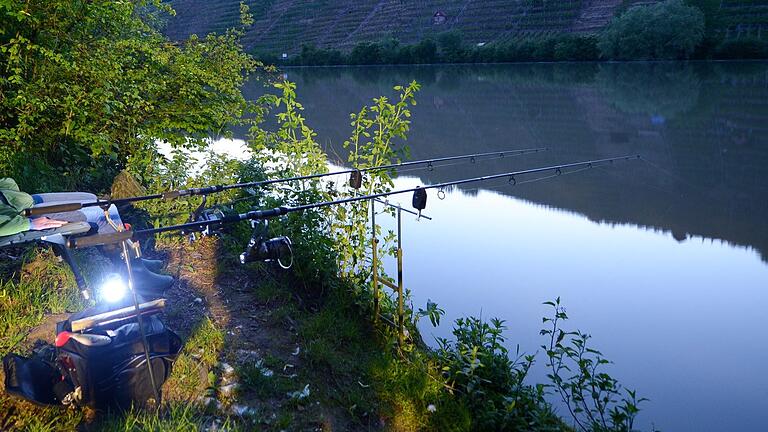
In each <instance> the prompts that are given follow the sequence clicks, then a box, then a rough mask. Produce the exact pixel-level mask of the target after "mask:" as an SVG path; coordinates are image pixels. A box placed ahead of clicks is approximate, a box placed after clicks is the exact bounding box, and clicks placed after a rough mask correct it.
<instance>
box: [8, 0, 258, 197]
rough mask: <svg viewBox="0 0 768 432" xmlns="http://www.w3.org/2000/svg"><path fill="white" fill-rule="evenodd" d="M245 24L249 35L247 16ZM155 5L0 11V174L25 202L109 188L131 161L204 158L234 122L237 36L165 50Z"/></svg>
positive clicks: (64, 0) (60, 1)
mask: <svg viewBox="0 0 768 432" xmlns="http://www.w3.org/2000/svg"><path fill="white" fill-rule="evenodd" d="M241 12H242V15H243V24H244V25H248V24H250V15H249V14H248V10H247V7H245V6H243V7H242V8H241ZM169 13H172V10H170V9H169V8H168V7H167V6H165V5H163V4H162V3H161V2H160V1H159V0H156V1H140V0H137V1H122V2H115V1H107V0H94V1H71V0H46V1H21V0H8V1H3V2H0V29H2V30H0V53H1V54H2V55H0V70H1V71H2V72H0V143H1V147H2V152H0V172H3V174H4V175H12V176H15V177H16V178H17V179H18V180H19V181H20V183H21V185H22V187H24V188H26V189H27V190H32V191H34V190H39V189H48V190H57V189H61V188H72V187H78V186H84V185H98V184H100V185H102V186H103V185H105V184H106V183H107V182H108V181H110V180H111V178H112V174H114V172H116V170H118V169H120V168H121V167H122V166H123V165H124V164H125V162H126V160H127V158H128V157H129V156H130V155H131V154H132V153H134V152H136V151H139V150H142V149H146V148H148V147H152V146H154V145H155V143H156V142H157V141H166V142H168V143H170V144H171V145H172V146H174V147H196V148H202V147H205V145H206V143H207V139H208V137H209V136H211V135H217V134H220V133H225V132H226V130H227V129H228V126H230V125H232V124H234V123H238V122H241V120H240V119H241V117H242V115H243V114H244V113H245V112H246V110H247V106H248V103H247V101H246V100H245V98H244V97H243V95H242V93H241V91H240V88H241V85H242V83H243V82H244V80H245V79H247V76H248V74H249V73H250V72H252V71H254V70H255V69H256V68H257V63H256V62H254V61H253V60H252V59H251V58H250V57H249V56H248V55H246V54H244V53H243V51H242V49H241V47H240V45H239V38H240V36H241V35H242V29H241V30H230V31H227V32H226V33H224V34H221V35H210V36H207V37H205V38H197V37H194V36H193V37H192V38H190V39H189V40H187V41H183V42H180V43H172V42H169V41H168V40H167V39H166V38H165V37H164V36H163V35H162V34H161V33H160V32H159V31H158V30H157V27H158V25H157V24H158V20H157V16H158V15H160V14H169Z"/></svg>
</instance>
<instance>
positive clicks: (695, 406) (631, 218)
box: [250, 63, 768, 431]
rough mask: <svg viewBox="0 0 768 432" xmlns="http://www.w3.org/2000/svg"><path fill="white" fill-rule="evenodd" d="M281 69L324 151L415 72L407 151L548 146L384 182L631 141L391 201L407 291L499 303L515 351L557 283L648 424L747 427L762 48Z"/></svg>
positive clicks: (758, 247)
mask: <svg viewBox="0 0 768 432" xmlns="http://www.w3.org/2000/svg"><path fill="white" fill-rule="evenodd" d="M288 75H289V79H291V80H294V81H297V83H298V95H299V98H300V100H301V101H302V102H303V103H304V105H305V107H306V117H307V119H308V122H309V124H311V125H312V126H313V127H314V128H315V129H316V130H317V132H318V137H319V139H320V140H321V141H322V142H323V143H324V144H325V145H326V146H327V149H328V152H329V153H330V154H334V155H339V156H338V158H339V159H341V160H343V159H344V156H343V155H344V153H345V152H344V149H343V148H342V147H341V145H340V143H341V142H343V141H344V139H346V138H347V136H348V134H349V132H350V128H349V127H348V122H349V117H348V114H349V113H350V112H353V111H357V110H359V108H360V107H361V106H362V105H364V104H366V103H369V102H370V99H371V98H372V97H374V96H378V95H382V94H389V95H391V94H392V90H391V87H392V86H393V85H395V84H402V83H405V82H409V81H411V80H414V79H415V80H417V81H419V82H421V83H422V84H423V89H422V91H421V93H420V94H419V95H418V101H419V105H417V106H416V107H414V109H413V114H414V115H413V120H414V123H413V125H412V130H411V134H410V138H409V141H408V144H409V145H410V147H411V153H412V158H413V159H425V158H431V157H439V156H445V155H454V154H463V153H469V152H484V151H493V150H499V149H510V148H528V147H548V148H549V149H550V151H548V152H546V153H541V154H537V155H530V156H522V157H515V158H505V159H500V160H493V161H486V162H478V163H476V164H463V165H455V166H451V167H444V168H436V169H435V170H434V171H425V170H422V171H412V172H409V173H408V175H409V176H418V177H407V176H406V177H402V178H400V179H398V181H397V184H398V186H403V187H405V186H415V185H418V184H421V183H424V182H430V183H435V182H441V181H447V180H451V179H458V178H464V177H470V176H476V175H483V174H487V173H497V172H505V171H510V170H512V169H518V168H524V167H532V166H543V165H549V164H553V163H565V162H570V161H575V160H586V159H593V158H604V157H612V156H618V155H624V154H635V153H638V154H641V155H642V156H643V158H644V160H643V161H642V162H633V163H622V164H617V165H615V166H612V167H604V168H600V169H594V170H591V171H586V172H583V173H579V174H575V175H571V176H566V177H564V178H559V179H553V180H550V181H542V182H538V183H533V184H526V185H522V186H519V187H518V186H515V187H510V186H509V184H508V183H507V182H506V181H501V182H499V183H490V184H483V185H481V188H482V189H479V190H478V189H477V188H476V185H469V186H467V187H466V188H462V189H459V190H456V191H454V192H452V193H449V195H448V197H447V198H446V199H445V200H443V201H441V200H438V199H436V197H435V195H434V194H433V195H431V196H430V201H429V205H428V208H427V212H428V213H429V214H430V215H432V216H435V220H434V221H432V222H425V221H422V222H418V223H416V222H415V221H414V220H413V219H412V218H405V220H404V232H405V239H404V241H405V243H404V245H405V246H404V247H405V266H406V268H405V271H406V277H405V278H406V279H405V280H406V284H407V286H409V287H414V292H413V296H414V302H415V304H416V305H417V306H418V305H423V304H424V303H425V302H426V299H427V298H431V299H433V300H436V301H437V302H438V303H439V304H440V305H441V306H442V307H443V308H445V309H446V311H447V312H448V316H447V317H446V319H445V321H446V322H449V323H450V322H451V320H452V319H453V318H456V317H458V316H462V315H467V314H475V315H477V314H480V313H482V315H483V316H485V317H490V316H498V317H501V318H503V319H506V320H507V321H508V324H509V327H510V329H511V330H510V332H509V336H510V339H511V340H512V341H513V342H514V343H520V345H521V347H522V348H523V349H525V350H528V351H532V350H535V349H536V347H538V346H539V344H540V343H541V340H540V339H539V336H538V330H539V323H540V322H541V321H540V317H541V316H542V314H543V313H546V308H545V307H540V306H539V305H540V304H541V302H542V301H544V300H547V299H551V298H554V297H555V296H562V297H563V299H564V301H565V303H566V304H567V305H568V307H569V315H571V316H572V317H574V325H575V326H578V327H580V328H583V329H586V330H589V331H590V332H591V333H593V334H594V336H595V342H596V344H597V345H599V346H600V347H602V348H603V351H604V352H605V353H606V354H607V355H608V357H610V358H612V359H613V360H615V361H616V366H615V368H614V370H613V371H612V372H614V373H615V374H616V376H618V377H619V378H620V379H622V380H624V381H626V382H627V383H629V384H630V385H632V386H634V387H637V388H638V389H639V390H640V392H641V393H642V394H643V395H646V396H649V397H650V398H651V399H652V400H653V401H652V402H651V403H650V404H649V405H647V411H646V412H645V413H644V414H643V415H642V418H641V423H642V426H643V427H644V428H645V429H648V428H649V426H650V422H651V421H655V424H656V426H658V427H659V428H661V429H662V430H668V431H678V430H679V431H730V430H743V431H758V430H762V429H763V428H764V426H763V424H762V423H760V422H759V421H758V419H759V416H758V414H760V413H761V412H762V410H764V408H765V406H768V380H766V379H765V378H763V376H764V369H765V364H766V363H768V343H766V340H765V338H763V337H761V336H760V334H759V330H758V329H760V328H762V326H763V317H764V316H765V309H766V308H768V289H766V288H768V265H766V261H768V223H766V221H768V181H766V176H767V175H768V133H766V132H767V131H766V128H768V126H766V124H767V123H766V119H768V64H766V63H736V64H734V63H714V64H665V63H656V64H639V63H638V64H584V65H509V66H440V67H432V66H422V67H411V66H408V67H389V68H325V69H291V70H289V71H288ZM250 91H251V92H252V95H253V96H254V97H255V96H256V95H257V94H259V93H260V92H262V91H263V90H262V89H261V88H260V87H259V86H258V85H254V86H253V87H252V88H251V89H250ZM382 222H385V223H386V219H383V220H382ZM424 330H425V331H431V330H430V329H424ZM449 330H450V329H449V328H446V327H445V326H444V327H443V328H440V329H437V330H436V331H435V333H436V334H438V335H441V336H445V335H447V334H448V332H449ZM756 332H757V333H756ZM427 334H428V333H427ZM535 373H536V374H538V375H537V376H536V377H534V378H536V379H542V378H543V375H542V374H543V372H542V371H541V370H537V371H536V372H535Z"/></svg>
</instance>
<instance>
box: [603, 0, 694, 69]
mask: <svg viewBox="0 0 768 432" xmlns="http://www.w3.org/2000/svg"><path fill="white" fill-rule="evenodd" d="M703 37H704V15H703V14H702V13H701V11H700V10H698V9H697V8H695V7H691V6H686V5H685V4H684V3H683V2H682V0H666V1H664V2H662V3H657V4H653V5H649V6H635V7H632V8H630V9H629V10H628V11H627V12H625V13H624V14H623V15H621V16H619V17H617V18H614V20H613V21H611V23H610V24H609V25H608V27H607V28H605V30H603V32H602V33H601V34H600V40H599V42H598V47H599V48H600V51H601V53H602V55H603V57H605V58H609V59H619V60H625V59H631V60H660V59H683V58H688V57H690V55H691V54H692V53H693V51H694V49H695V48H696V46H697V45H699V43H701V41H702V38H703Z"/></svg>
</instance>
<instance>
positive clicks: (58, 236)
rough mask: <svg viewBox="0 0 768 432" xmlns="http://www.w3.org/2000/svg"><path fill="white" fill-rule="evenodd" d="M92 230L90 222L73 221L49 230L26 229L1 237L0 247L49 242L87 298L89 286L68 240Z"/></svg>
mask: <svg viewBox="0 0 768 432" xmlns="http://www.w3.org/2000/svg"><path fill="white" fill-rule="evenodd" d="M91 230H92V226H91V224H89V223H88V222H72V223H68V224H66V225H62V226H60V227H58V228H51V229H47V230H39V231H37V230H35V231H24V232H20V233H17V234H13V235H9V236H5V237H0V248H4V247H7V246H18V245H22V244H26V243H47V244H50V245H51V246H52V247H53V251H54V253H55V254H56V255H57V256H60V257H61V258H62V259H63V260H64V262H66V263H67V265H68V266H69V268H70V269H72V273H73V274H74V275H75V282H76V283H77V286H78V288H80V292H81V293H82V294H83V296H84V297H85V298H86V299H87V298H88V297H89V294H88V287H87V285H86V283H85V279H84V278H83V275H82V273H80V270H79V269H78V267H77V265H76V264H75V261H74V259H73V258H72V254H71V253H70V251H69V248H68V247H67V240H68V239H69V238H70V237H76V236H81V235H85V234H88V233H89V232H90V231H91Z"/></svg>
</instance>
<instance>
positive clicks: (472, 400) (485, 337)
mask: <svg viewBox="0 0 768 432" xmlns="http://www.w3.org/2000/svg"><path fill="white" fill-rule="evenodd" d="M505 329H506V327H505V326H504V321H502V320H499V319H492V320H491V321H490V323H488V322H485V321H483V320H481V319H479V318H475V317H469V318H460V319H458V320H456V325H455V327H454V329H453V336H454V338H455V341H450V340H448V339H443V338H438V340H437V342H438V346H439V348H438V350H437V352H436V357H437V361H438V363H439V364H440V366H441V368H442V371H443V376H444V378H445V380H446V382H447V385H448V386H449V387H450V388H451V389H452V393H453V394H454V396H455V397H456V398H458V399H459V400H460V401H461V403H462V404H463V405H464V406H465V407H467V408H468V409H469V412H470V413H471V414H472V425H471V430H478V431H480V430H541V429H546V428H553V429H555V430H559V428H560V426H562V424H561V422H560V421H559V420H558V419H557V417H556V416H555V415H554V414H553V412H552V410H551V409H550V407H549V405H548V404H547V403H546V401H545V400H544V394H545V387H544V386H543V385H535V386H531V385H528V384H526V383H525V382H524V381H525V378H526V376H527V375H528V371H529V369H530V368H531V366H532V365H533V363H534V356H533V355H524V354H521V353H520V352H519V350H518V352H516V354H515V357H514V358H511V357H510V353H509V351H508V350H507V348H506V347H505V344H504V342H505V338H504V336H503V334H502V333H503V331H504V330H505Z"/></svg>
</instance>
